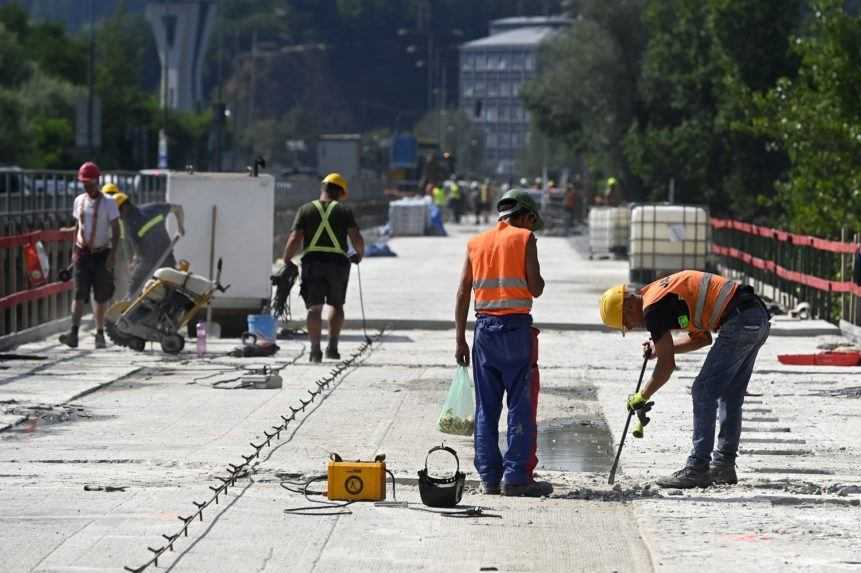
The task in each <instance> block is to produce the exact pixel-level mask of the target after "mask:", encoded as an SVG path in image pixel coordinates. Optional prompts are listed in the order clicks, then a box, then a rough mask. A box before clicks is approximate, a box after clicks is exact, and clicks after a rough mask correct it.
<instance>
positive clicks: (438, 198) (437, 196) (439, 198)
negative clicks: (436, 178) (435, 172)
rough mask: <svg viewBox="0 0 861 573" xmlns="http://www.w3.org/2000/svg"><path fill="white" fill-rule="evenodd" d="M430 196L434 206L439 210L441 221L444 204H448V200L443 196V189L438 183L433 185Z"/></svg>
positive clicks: (444, 210) (444, 208) (443, 216)
mask: <svg viewBox="0 0 861 573" xmlns="http://www.w3.org/2000/svg"><path fill="white" fill-rule="evenodd" d="M432 196H433V203H434V205H436V206H437V208H439V211H440V216H441V217H442V219H443V220H445V212H446V203H447V202H448V198H447V197H446V194H445V188H444V187H443V186H442V185H440V184H439V183H434V184H433V191H432Z"/></svg>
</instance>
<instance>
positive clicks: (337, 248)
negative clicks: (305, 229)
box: [305, 201, 347, 256]
mask: <svg viewBox="0 0 861 573" xmlns="http://www.w3.org/2000/svg"><path fill="white" fill-rule="evenodd" d="M311 204H312V205H314V207H316V208H317V212H318V213H320V225H319V226H318V227H317V232H316V233H314V236H313V237H312V238H311V242H310V243H309V244H308V248H307V249H305V252H306V253H337V254H339V255H344V256H347V252H346V251H344V249H342V248H341V243H340V242H339V241H338V237H336V236H335V231H334V230H332V226H331V225H330V224H329V215H331V214H332V209H334V208H335V205H337V204H338V202H337V201H332V202H331V203H329V204H328V205H326V208H325V209H323V205H322V204H321V203H320V201H313V202H312V203H311ZM324 231H325V232H326V235H327V236H328V237H329V240H330V241H331V242H332V245H333V246H331V247H325V246H322V245H320V244H319V242H320V237H322V236H323V232H324Z"/></svg>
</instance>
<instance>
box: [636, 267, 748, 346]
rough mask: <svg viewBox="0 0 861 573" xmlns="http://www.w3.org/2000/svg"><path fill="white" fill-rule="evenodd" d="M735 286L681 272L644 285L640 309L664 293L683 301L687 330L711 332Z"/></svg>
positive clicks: (696, 273)
mask: <svg viewBox="0 0 861 573" xmlns="http://www.w3.org/2000/svg"><path fill="white" fill-rule="evenodd" d="M737 289H738V283H736V282H733V281H729V280H727V279H725V278H723V277H721V276H717V275H714V274H711V273H704V272H700V271H681V272H678V273H675V274H672V275H670V276H668V277H664V278H662V279H659V280H657V281H655V282H653V283H651V284H648V285H646V286H645V287H643V289H642V290H641V291H640V292H641V294H642V296H643V306H644V308H648V307H650V306H652V305H653V304H655V303H657V302H658V301H659V300H661V299H662V298H664V297H665V296H666V295H667V294H669V293H673V294H675V295H677V296H679V297H680V298H681V299H682V300H684V301H685V304H686V305H687V307H688V312H690V313H691V317H690V321H689V323H688V330H690V331H705V330H715V329H717V327H718V323H719V322H720V319H721V316H722V315H723V311H724V310H725V309H726V306H727V304H729V301H730V299H731V298H732V295H733V294H735V292H736V290H737Z"/></svg>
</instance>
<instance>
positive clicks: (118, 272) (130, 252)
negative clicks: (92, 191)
mask: <svg viewBox="0 0 861 573" xmlns="http://www.w3.org/2000/svg"><path fill="white" fill-rule="evenodd" d="M119 192H120V188H119V187H117V186H116V185H115V184H114V183H105V184H104V185H102V193H103V194H105V195H107V196H108V197H110V198H111V199H113V198H114V195H116V194H117V193H119ZM117 208H119V207H117ZM133 256H134V245H132V244H131V240H130V239H129V236H128V232H126V226H125V225H124V224H123V219H122V214H120V240H119V242H118V243H117V253H116V255H115V256H114V293H115V294H116V293H118V292H120V293H125V292H127V291H128V290H129V278H130V276H129V267H130V266H131V261H132V258H133Z"/></svg>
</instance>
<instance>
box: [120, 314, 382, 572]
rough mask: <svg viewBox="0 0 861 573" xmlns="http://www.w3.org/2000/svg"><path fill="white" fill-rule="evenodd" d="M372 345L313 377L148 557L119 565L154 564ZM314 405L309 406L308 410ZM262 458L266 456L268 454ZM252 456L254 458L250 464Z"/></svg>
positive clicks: (137, 569) (366, 344)
mask: <svg viewBox="0 0 861 573" xmlns="http://www.w3.org/2000/svg"><path fill="white" fill-rule="evenodd" d="M382 335H383V331H382V330H381V331H380V332H379V334H378V336H377V339H378V340H379V339H380V338H382ZM372 346H373V341H371V340H367V341H365V342H364V343H363V344H362V345H361V346H360V347H359V349H358V350H357V351H356V352H354V353H353V354H351V355H350V356H349V357H348V358H346V359H344V360H342V361H341V362H339V363H337V364H336V365H335V366H334V368H333V369H332V370H331V371H330V373H329V374H328V375H327V376H323V377H322V378H320V379H318V380H316V381H315V386H316V389H315V390H306V392H307V394H308V400H303V399H302V398H300V399H299V404H300V406H299V407H297V408H294V407H293V406H290V407H289V408H290V414H289V415H287V416H284V415H282V416H281V423H279V424H277V425H274V426H271V430H272V431H271V433H270V432H269V431H266V430H264V431H263V435H264V436H266V439H265V440H261V442H260V443H259V444H255V443H254V442H250V443H249V445H250V446H251V447H252V448H253V451H252V453H251V454H250V455H243V456H242V459H243V461H242V462H240V463H238V464H231V463H228V464H227V468H226V470H225V473H226V477H219V476H216V477H215V479H216V480H218V482H219V483H218V485H214V486H209V489H210V491H211V492H212V494H211V495H210V496H209V497H208V498H205V501H203V502H197V501H193V502H192V503H193V504H194V506H195V508H196V510H194V511H192V512H191V513H190V514H189V515H185V516H184V515H178V516H177V519H179V520H180V521H181V522H182V525H181V526H180V527H179V529H178V530H177V531H176V532H175V533H173V534H172V535H165V534H162V538H163V539H164V540H165V541H163V542H162V543H163V545H161V546H160V547H150V546H147V549H148V550H149V551H150V552H151V553H152V557H150V558H149V560H148V561H146V562H145V563H144V564H142V565H140V566H139V567H129V566H124V567H123V569H124V570H126V571H129V572H130V573H141V572H142V571H145V570H146V569H147V568H149V567H150V566H152V565H155V566H156V567H157V566H158V560H159V558H160V557H161V556H162V555H164V554H165V553H167V552H168V551H173V550H174V545H175V544H176V543H177V541H178V539H179V538H180V537H183V536H185V537H188V529H189V527H190V526H191V525H192V524H193V523H194V522H195V521H196V520H198V519H199V520H200V521H203V512H204V510H205V509H207V508H208V507H209V506H211V505H218V500H219V497H220V496H225V497H226V496H227V495H228V489H229V488H231V487H233V488H235V487H236V481H237V480H239V479H242V478H245V477H249V476H250V473H251V472H252V471H254V470H255V469H256V467H257V465H258V464H259V463H260V456H261V450H263V448H272V442H273V440H280V439H281V432H286V431H287V427H288V426H289V425H290V424H291V423H293V422H294V421H296V415H297V414H298V413H300V412H303V413H304V412H305V411H306V408H307V407H308V406H309V405H311V404H312V403H314V402H315V401H316V399H317V398H318V397H319V398H321V400H325V398H326V397H327V396H328V395H329V394H330V393H331V392H332V391H333V390H334V388H336V387H337V386H338V385H339V384H340V383H341V382H342V381H343V377H342V374H343V373H344V372H345V371H347V370H349V369H351V368H353V367H354V366H355V364H356V363H357V362H358V361H359V359H360V358H363V357H364V356H365V354H366V353H367V352H369V351H370V350H371V349H372ZM285 366H286V365H285ZM330 386H331V388H330ZM318 406H319V404H318ZM314 409H316V408H314ZM314 409H312V411H313V410H314ZM305 419H306V418H303V419H302V420H301V422H299V424H300V425H301V423H302V422H304V421H305ZM294 433H295V430H294ZM279 445H280V444H279ZM277 447H278V446H275V448H277ZM270 455H271V452H270ZM266 459H268V457H267V458H266ZM254 460H257V461H256V462H254V463H253V464H252V462H253V461H254Z"/></svg>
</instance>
